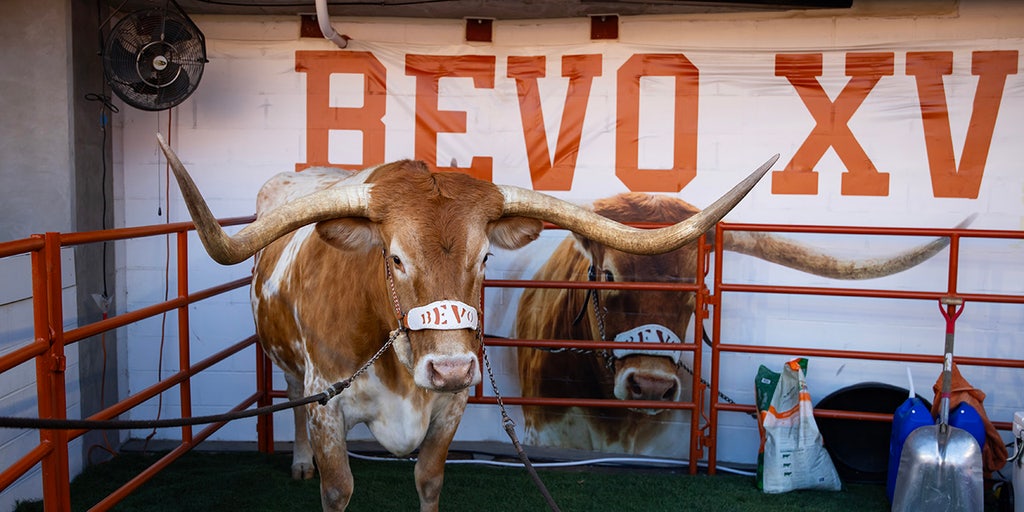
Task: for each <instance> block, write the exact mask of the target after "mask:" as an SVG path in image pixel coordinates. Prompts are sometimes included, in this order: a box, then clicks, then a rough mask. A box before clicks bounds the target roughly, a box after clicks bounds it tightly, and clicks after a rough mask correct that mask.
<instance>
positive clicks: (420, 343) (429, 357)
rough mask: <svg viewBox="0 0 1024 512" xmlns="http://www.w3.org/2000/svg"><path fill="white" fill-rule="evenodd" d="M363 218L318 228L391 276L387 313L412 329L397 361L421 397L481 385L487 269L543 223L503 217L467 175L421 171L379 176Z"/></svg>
mask: <svg viewBox="0 0 1024 512" xmlns="http://www.w3.org/2000/svg"><path fill="white" fill-rule="evenodd" d="M370 181H371V182H372V190H371V191H370V198H369V204H368V208H367V212H366V216H365V217H345V218H341V219H335V220H329V221H323V222H320V223H319V224H317V231H318V232H319V233H320V235H321V237H322V238H323V239H325V240H327V241H329V242H330V243H332V244H334V245H336V246H339V247H340V248H342V249H352V248H356V247H349V245H353V246H358V247H364V246H366V245H371V246H373V247H377V249H376V250H377V252H378V253H379V254H381V255H382V257H383V260H384V261H383V265H385V268H386V274H387V277H386V281H387V283H386V285H387V288H388V304H386V305H385V309H387V310H389V312H391V315H392V316H394V317H397V316H398V313H397V311H401V314H404V316H405V318H404V323H405V325H406V326H407V327H408V331H407V332H406V334H405V335H403V336H400V337H398V338H397V339H396V341H395V345H394V349H395V353H396V354H397V355H398V357H399V360H400V361H401V362H402V363H403V364H404V365H405V366H406V367H407V368H408V369H409V370H410V371H411V372H412V374H413V378H414V380H415V382H416V384H417V385H419V386H420V387H423V388H426V389H431V390H435V391H458V390H461V389H464V388H466V387H468V386H471V385H474V384H476V383H478V382H479V381H480V364H479V360H478V358H477V354H478V353H479V351H480V339H481V338H480V336H478V326H479V319H480V316H481V315H480V311H479V309H478V308H479V304H480V293H481V288H482V286H483V279H484V267H485V265H486V263H487V258H488V256H490V252H491V247H492V245H494V246H498V247H501V248H503V249H517V248H519V247H522V246H524V245H526V244H527V243H529V242H530V241H532V240H533V239H535V238H536V237H537V235H538V234H539V233H540V231H541V229H542V223H541V221H539V220H537V219H530V218H525V217H518V216H503V215H502V213H503V204H504V197H503V196H502V194H501V192H500V191H499V190H498V188H497V187H496V186H494V185H493V184H491V183H488V182H485V181H481V180H477V179H473V178H471V177H469V176H468V175H465V174H461V173H432V172H430V170H429V169H428V168H427V166H426V165H424V164H423V163H422V162H412V161H402V162H397V163H394V164H388V165H385V166H381V167H379V168H378V169H377V170H375V171H374V172H373V174H372V175H371V177H370Z"/></svg>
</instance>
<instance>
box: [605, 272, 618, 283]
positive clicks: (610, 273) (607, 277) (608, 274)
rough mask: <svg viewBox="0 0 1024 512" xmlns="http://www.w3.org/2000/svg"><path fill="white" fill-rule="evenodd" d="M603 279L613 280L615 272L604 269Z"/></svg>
mask: <svg viewBox="0 0 1024 512" xmlns="http://www.w3.org/2000/svg"><path fill="white" fill-rule="evenodd" d="M604 280H605V281H614V280H615V274H612V271H611V270H605V271H604Z"/></svg>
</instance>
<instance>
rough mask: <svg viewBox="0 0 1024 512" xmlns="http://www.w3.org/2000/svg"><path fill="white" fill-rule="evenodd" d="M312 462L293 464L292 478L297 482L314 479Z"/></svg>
mask: <svg viewBox="0 0 1024 512" xmlns="http://www.w3.org/2000/svg"><path fill="white" fill-rule="evenodd" d="M313 472H314V469H313V463H312V462H296V463H295V464H292V478H293V479H295V480H309V479H310V478H313Z"/></svg>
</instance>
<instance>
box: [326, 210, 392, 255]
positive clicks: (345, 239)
mask: <svg viewBox="0 0 1024 512" xmlns="http://www.w3.org/2000/svg"><path fill="white" fill-rule="evenodd" d="M316 232H317V234H319V235H320V238H323V240H324V241H325V242H327V243H329V244H331V245H333V246H334V247H337V248H338V249H341V250H345V251H359V250H363V251H365V250H370V249H376V248H379V247H380V246H381V241H380V231H379V230H378V229H377V223H376V222H373V221H371V220H369V219H366V218H364V217H345V218H342V219H334V220H325V221H323V222H318V223H317V225H316Z"/></svg>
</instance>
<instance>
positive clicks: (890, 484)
mask: <svg viewBox="0 0 1024 512" xmlns="http://www.w3.org/2000/svg"><path fill="white" fill-rule="evenodd" d="M934 424H935V420H934V419H933V418H932V412H931V411H930V410H929V409H928V406H927V405H925V404H924V401H922V400H921V399H920V398H917V397H916V396H913V390H911V397H910V398H907V399H906V401H904V402H903V403H902V404H900V406H899V408H897V409H896V412H894V413H893V415H892V434H891V435H890V436H889V475H888V478H887V479H886V483H885V492H886V495H887V496H888V497H889V501H890V502H892V497H893V493H894V492H895V491H896V473H897V471H899V467H900V454H902V452H903V443H904V442H905V441H906V440H907V436H909V435H910V433H911V432H913V431H914V429H916V428H918V427H924V426H926V425H934Z"/></svg>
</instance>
